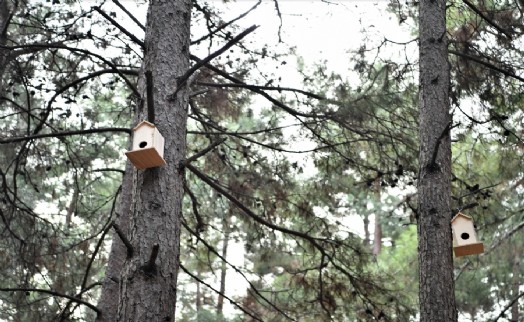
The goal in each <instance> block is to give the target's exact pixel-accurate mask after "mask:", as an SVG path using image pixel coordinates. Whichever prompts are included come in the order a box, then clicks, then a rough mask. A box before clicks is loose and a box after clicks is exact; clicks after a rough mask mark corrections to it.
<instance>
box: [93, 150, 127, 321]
mask: <svg viewBox="0 0 524 322" xmlns="http://www.w3.org/2000/svg"><path fill="white" fill-rule="evenodd" d="M129 146H130V145H129ZM133 172H134V169H133V166H132V165H131V163H130V162H128V163H127V165H126V172H125V174H124V179H123V181H122V188H121V192H120V200H119V201H118V207H117V209H116V211H115V214H116V218H115V219H114V222H115V223H116V224H117V225H118V227H120V229H121V230H122V232H123V233H124V234H125V235H126V236H129V235H130V225H129V221H130V216H131V204H132V203H131V201H132V191H133ZM126 254H127V250H126V247H125V246H124V243H122V240H120V238H119V237H118V235H117V234H116V233H113V242H112V244H111V251H110V252H109V260H108V263H107V267H106V273H105V278H104V280H103V284H102V294H101V295H100V299H99V301H98V309H99V310H100V312H102V314H99V315H98V316H97V319H96V321H97V322H114V321H116V314H117V311H118V298H119V297H118V294H119V285H120V273H121V270H122V267H123V266H124V262H125V259H126Z"/></svg>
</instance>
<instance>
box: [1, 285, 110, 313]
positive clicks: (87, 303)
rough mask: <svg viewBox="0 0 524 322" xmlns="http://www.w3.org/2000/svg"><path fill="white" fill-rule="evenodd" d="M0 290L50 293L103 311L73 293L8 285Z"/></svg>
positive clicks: (94, 309)
mask: <svg viewBox="0 0 524 322" xmlns="http://www.w3.org/2000/svg"><path fill="white" fill-rule="evenodd" d="M0 291H2V292H38V293H45V294H50V295H53V296H57V297H63V298H66V299H69V300H71V301H73V302H76V303H79V304H82V305H85V306H87V307H88V308H90V309H91V310H93V311H95V312H96V313H97V314H100V313H101V312H100V310H99V309H98V308H97V307H96V306H94V305H93V304H91V303H89V302H86V301H84V300H82V299H79V298H76V297H74V296H71V295H67V294H62V293H58V292H55V291H52V290H44V289H39V288H7V287H2V288H0Z"/></svg>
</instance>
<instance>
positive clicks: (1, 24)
mask: <svg viewBox="0 0 524 322" xmlns="http://www.w3.org/2000/svg"><path fill="white" fill-rule="evenodd" d="M9 15H10V12H9V7H8V6H7V1H6V0H0V45H6V44H7V27H8V24H9ZM8 54H9V51H8V50H7V49H2V48H0V91H2V92H3V91H4V85H3V84H4V82H3V79H4V77H3V76H4V72H5V68H6V62H7V55H8Z"/></svg>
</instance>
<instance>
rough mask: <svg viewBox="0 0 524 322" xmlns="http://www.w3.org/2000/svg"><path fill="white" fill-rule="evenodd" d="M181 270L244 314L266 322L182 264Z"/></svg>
mask: <svg viewBox="0 0 524 322" xmlns="http://www.w3.org/2000/svg"><path fill="white" fill-rule="evenodd" d="M180 268H181V269H182V270H183V271H184V272H185V273H186V274H187V275H189V276H190V277H191V278H193V279H194V280H195V281H197V282H199V283H200V284H203V285H205V286H207V287H209V288H210V289H211V290H213V292H215V293H217V294H220V295H221V296H223V297H224V298H225V299H227V300H228V301H229V302H230V303H231V304H233V305H234V306H236V307H237V308H238V309H239V310H241V311H242V312H244V313H246V314H247V315H249V316H250V317H251V318H253V319H254V320H255V321H260V322H264V321H263V320H261V319H259V318H258V317H256V316H255V315H254V314H253V313H251V312H249V311H247V310H246V309H244V308H243V307H242V306H240V305H239V304H238V303H237V302H235V301H234V300H233V299H232V298H230V297H228V296H227V295H225V294H223V293H222V292H220V291H219V290H217V289H215V288H214V287H213V286H211V285H209V284H208V283H206V282H204V281H203V280H201V279H200V278H198V277H197V276H195V275H193V274H192V273H191V272H189V270H188V269H187V268H185V267H184V265H182V264H180Z"/></svg>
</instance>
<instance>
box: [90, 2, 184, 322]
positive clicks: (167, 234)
mask: <svg viewBox="0 0 524 322" xmlns="http://www.w3.org/2000/svg"><path fill="white" fill-rule="evenodd" d="M147 16H148V18H147V26H146V36H145V44H146V49H145V57H144V63H143V66H142V71H141V75H140V81H139V84H140V86H139V91H140V93H141V95H142V98H143V99H142V100H143V104H141V109H140V110H139V111H138V119H141V120H142V119H147V108H146V102H147V100H146V90H145V86H144V78H145V77H144V74H145V71H150V72H151V73H152V76H153V82H154V86H153V92H154V97H153V98H154V109H155V125H156V127H157V128H158V130H159V131H160V133H161V134H162V135H163V136H164V138H165V150H164V159H165V160H166V162H167V165H165V166H163V167H159V168H152V169H146V170H143V171H142V170H132V171H129V172H126V176H127V179H128V180H131V184H129V185H125V184H124V186H123V189H124V193H130V194H131V196H126V197H124V196H122V199H121V207H123V208H125V211H123V212H122V213H120V215H121V216H122V217H124V218H120V221H121V226H122V228H123V230H124V232H125V233H126V234H127V237H128V239H129V240H130V242H131V244H132V245H133V250H134V256H133V257H132V258H130V259H126V258H125V254H126V249H125V248H123V246H122V243H121V242H120V240H118V238H117V237H116V236H115V238H114V240H115V242H114V244H113V247H112V250H111V255H110V256H111V257H110V260H109V265H108V269H107V274H106V275H107V276H108V280H109V281H106V283H105V284H104V288H103V293H102V297H101V301H100V303H99V307H103V309H101V310H102V314H101V316H99V318H98V321H104V322H106V321H107V322H109V321H111V322H114V321H117V322H123V321H126V322H128V321H133V322H135V321H136V322H138V321H148V322H149V321H151V322H160V321H162V322H167V321H174V315H175V304H176V294H177V292H176V283H177V275H178V269H179V245H180V217H181V211H182V197H183V185H182V180H183V173H182V172H181V171H180V168H179V164H180V161H181V160H183V159H184V158H185V153H186V122H187V106H188V94H187V90H186V87H185V86H184V87H183V88H181V89H179V91H178V93H177V95H176V97H175V98H174V99H173V98H171V95H172V94H173V93H174V91H175V89H176V82H177V77H179V76H181V75H183V74H184V73H185V72H186V71H187V70H188V68H189V44H190V43H189V40H190V30H189V27H190V19H191V1H190V0H177V1H164V0H151V1H150V4H149V9H148V14H147ZM122 204H123V205H122ZM128 207H131V208H130V210H128V209H129V208H128ZM125 216H129V217H128V218H125ZM154 249H157V252H154V251H153V250H154ZM154 253H156V256H152V254H154ZM153 257H156V258H154V261H151V259H152V258H153ZM118 273H120V278H119V279H118V280H116V281H117V282H118V284H116V283H114V282H115V280H114V279H112V278H111V277H112V274H115V275H116V274H118ZM106 280H107V279H106ZM116 299H118V312H117V313H116V316H115V317H113V316H114V315H113V314H115V311H116V307H115V302H116ZM103 301H107V302H103Z"/></svg>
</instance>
